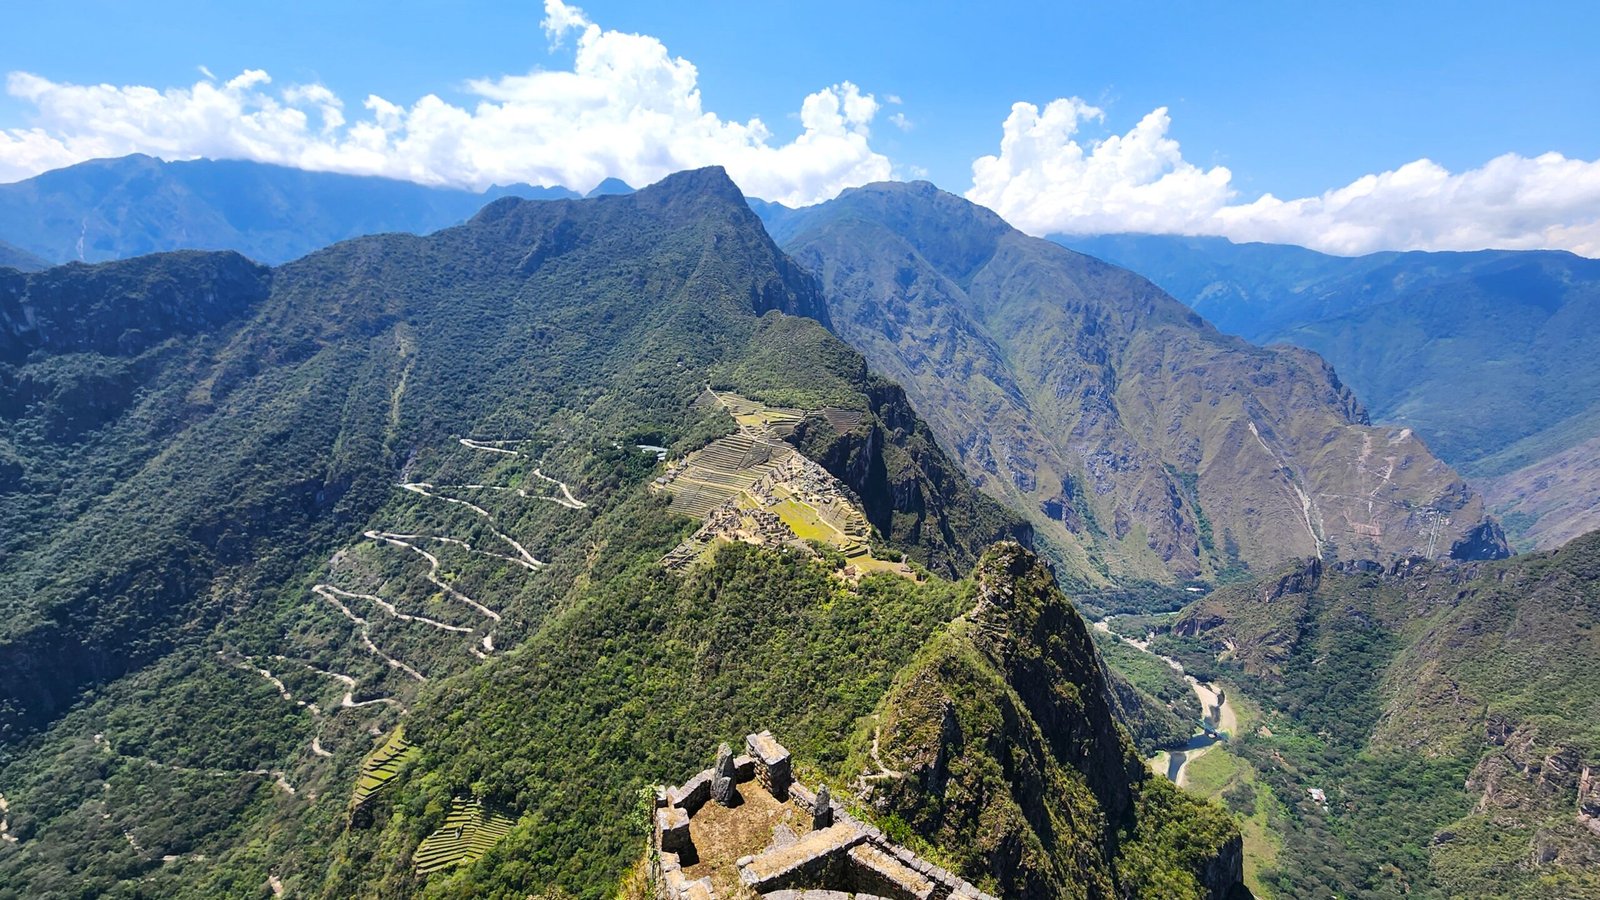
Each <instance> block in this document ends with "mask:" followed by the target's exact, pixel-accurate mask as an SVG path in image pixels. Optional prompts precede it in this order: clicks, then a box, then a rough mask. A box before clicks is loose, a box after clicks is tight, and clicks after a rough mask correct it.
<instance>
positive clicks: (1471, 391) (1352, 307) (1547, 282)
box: [1059, 235, 1600, 548]
mask: <svg viewBox="0 0 1600 900" xmlns="http://www.w3.org/2000/svg"><path fill="white" fill-rule="evenodd" d="M1059 240H1060V241H1061V242H1062V243H1064V244H1066V245H1067V246H1070V247H1073V248H1074V249H1077V250H1081V251H1082V252H1085V253H1088V254H1090V255H1092V256H1097V257H1100V258H1102V259H1105V260H1108V261H1110V262H1114V263H1116V264H1117V265H1122V266H1127V267H1128V268H1130V269H1133V270H1134V271H1136V272H1139V273H1140V274H1142V275H1145V276H1146V277H1148V278H1150V279H1151V280H1153V281H1155V282H1156V283H1157V284H1159V285H1161V286H1162V287H1163V288H1165V289H1166V290H1168V291H1170V292H1172V294H1173V295H1174V296H1176V297H1177V298H1178V299H1180V300H1183V301H1184V302H1186V303H1188V304H1189V305H1190V306H1192V307H1194V309H1195V310H1196V311H1197V312H1200V313H1201V314H1203V315H1205V316H1206V317H1207V318H1208V319H1210V320H1211V321H1213V322H1215V323H1216V324H1217V326H1218V327H1219V328H1222V329H1223V330H1224V331H1229V332H1232V333H1235V334H1240V335H1243V336H1244V337H1246V338H1249V339H1250V340H1252V341H1256V342H1258V343H1268V342H1272V341H1282V342H1286V343H1290V344H1294V345H1296V346H1301V347H1306V348H1309V349H1311V350H1315V351H1317V352H1318V353H1319V354H1321V355H1322V356H1323V357H1325V358H1326V359H1328V361H1329V362H1331V363H1333V365H1334V368H1336V369H1337V370H1338V372H1339V374H1340V376H1341V377H1342V378H1343V379H1344V380H1345V381H1346V382H1347V383H1348V384H1349V385H1350V386H1351V387H1352V388H1353V389H1354V390H1355V392H1356V393H1357V395H1359V396H1360V397H1361V398H1362V399H1363V400H1364V401H1365V402H1366V403H1367V405H1368V408H1369V409H1370V410H1371V412H1372V416H1373V418H1374V419H1375V420H1376V421H1379V422H1382V423H1389V424H1395V425H1404V426H1409V427H1411V428H1414V429H1416V431H1417V433H1418V434H1420V435H1421V436H1422V437H1423V439H1424V440H1426V441H1427V443H1428V446H1429V447H1431V448H1433V450H1434V451H1435V452H1437V453H1438V454H1439V455H1440V456H1441V457H1442V458H1443V459H1445V460H1446V461H1447V462H1449V463H1450V464H1452V465H1453V466H1456V467H1457V468H1458V469H1460V470H1461V471H1462V472H1463V473H1465V474H1466V475H1467V476H1468V477H1469V478H1471V479H1472V480H1473V483H1474V484H1477V485H1479V486H1481V487H1482V488H1483V490H1484V493H1485V494H1486V495H1487V497H1488V499H1489V500H1490V502H1491V504H1492V505H1493V506H1494V508H1495V510H1496V512H1498V513H1499V514H1501V515H1502V516H1503V517H1504V519H1505V521H1506V525H1507V529H1508V531H1511V532H1512V533H1513V535H1515V536H1517V537H1519V538H1520V539H1521V540H1522V542H1523V543H1525V544H1527V545H1529V546H1537V547H1542V548H1548V547H1554V546H1559V545H1560V544H1561V543H1563V542H1564V541H1566V540H1568V539H1570V538H1572V537H1575V536H1576V535H1578V534H1581V533H1583V532H1586V531H1590V530H1593V529H1595V528H1597V527H1600V475H1597V474H1596V472H1595V470H1594V467H1593V466H1590V465H1585V463H1586V462H1587V461H1588V460H1589V459H1592V458H1593V455H1594V454H1593V442H1594V441H1596V440H1600V400H1597V398H1600V367H1596V366H1595V365H1594V364H1593V360H1594V356H1595V354H1596V352H1597V351H1600V260H1592V259H1585V258H1583V257H1579V256H1574V255H1572V254H1570V253H1564V252H1556V251H1505V250H1485V251H1479V252H1474V253H1424V252H1409V253H1375V254H1371V255H1368V256H1361V257H1354V258H1346V257H1337V256H1328V255H1325V254H1321V253H1316V252H1314V251H1311V250H1306V249H1304V248H1302V247H1289V246H1280V245H1273V244H1233V243H1230V242H1228V241H1226V240H1223V239H1221V238H1184V237H1168V236H1158V235H1104V236H1099V237H1081V238H1060V239H1059ZM1586 445H1587V446H1586Z"/></svg>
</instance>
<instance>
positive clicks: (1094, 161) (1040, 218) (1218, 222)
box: [967, 97, 1600, 256]
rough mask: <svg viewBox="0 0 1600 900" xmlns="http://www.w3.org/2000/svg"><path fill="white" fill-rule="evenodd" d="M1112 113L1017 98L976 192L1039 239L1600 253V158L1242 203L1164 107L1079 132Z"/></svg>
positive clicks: (1370, 179)
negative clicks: (1098, 135) (1179, 136)
mask: <svg viewBox="0 0 1600 900" xmlns="http://www.w3.org/2000/svg"><path fill="white" fill-rule="evenodd" d="M1104 118H1105V113H1104V112H1103V111H1102V110H1100V109H1098V108H1096V107H1094V106H1091V105H1089V104H1087V103H1085V102H1084V101H1082V100H1081V99H1078V98H1076V97H1073V98H1070V99H1060V100H1054V101H1052V102H1050V103H1049V104H1046V106H1045V107H1044V109H1042V110H1041V109H1040V108H1039V107H1037V106H1035V105H1034V104H1032V103H1017V104H1015V105H1013V106H1012V108H1011V114H1010V115H1009V116H1007V118H1006V120H1005V123H1004V125H1003V127H1002V137H1001V141H1000V152H999V153H998V154H996V155H992V156H984V157H981V158H979V159H978V160H976V161H975V162H974V163H973V165H972V174H973V183H972V188H971V190H969V191H968V192H967V197H968V199H971V200H973V201H976V202H978V203H981V204H983V205H985V206H988V207H990V208H992V209H994V210H995V211H996V212H998V213H1000V214H1001V215H1002V216H1004V217H1005V218H1006V219H1007V220H1009V221H1010V222H1011V223H1012V224H1014V225H1016V226H1017V227H1018V228H1021V229H1022V230H1024V231H1028V232H1031V233H1033V234H1048V233H1067V234H1089V233H1098V232H1121V231H1142V232H1152V233H1161V234H1167V233H1171V234H1215V235H1223V236H1226V237H1229V238H1232V239H1234V240H1236V241H1270V242H1275V243H1287V244H1300V245H1302V246H1306V247H1312V248H1315V249H1318V250H1322V251H1325V252H1329V253H1341V254H1359V253H1368V252H1372V251H1375V250H1392V249H1420V250H1469V249H1481V248H1485V247H1500V248H1507V249H1532V248H1541V247H1545V248H1557V249H1566V250H1572V251H1574V252H1576V253H1580V254H1583V255H1585V256H1600V160H1596V161H1592V162H1586V161H1584V160H1580V159H1568V158H1567V157H1565V156H1562V155H1561V154H1559V153H1545V154H1541V155H1539V156H1537V157H1532V158H1529V157H1525V156H1520V155H1517V154H1514V153H1508V154H1505V155H1503V156H1499V157H1496V158H1495V159H1492V160H1490V161H1489V162H1487V163H1485V164H1484V165H1483V166H1481V167H1479V168H1476V169H1471V170H1468V171H1465V172H1455V173H1452V172H1450V171H1449V170H1447V169H1445V168H1444V167H1443V166H1440V165H1439V164H1437V163H1435V162H1433V161H1431V160H1427V159H1420V160H1416V161H1415V162H1410V163H1407V164H1405V165H1403V166H1400V167H1399V168H1396V169H1394V170H1392V171H1388V172H1383V173H1380V174H1376V175H1366V176H1363V177H1361V178H1359V179H1357V180H1355V181H1353V182H1351V183H1350V184H1348V185H1346V186H1344V187H1341V188H1337V189H1334V190H1330V191H1327V192H1325V193H1323V194H1322V195H1320V196H1316V197H1304V198H1300V199H1293V200H1282V199H1279V198H1278V197H1274V196H1273V195H1271V194H1267V195H1264V196H1262V197H1260V198H1259V199H1256V200H1254V201H1251V202H1247V203H1246V202H1240V198H1239V196H1238V191H1237V190H1235V189H1234V187H1233V185H1232V179H1233V173H1232V172H1230V171H1229V170H1228V169H1227V168H1225V167H1223V166H1216V167H1213V168H1210V169H1202V168H1200V167H1198V166H1196V165H1194V164H1193V163H1191V162H1189V161H1188V160H1185V159H1184V158H1183V153H1182V150H1181V148H1180V147H1179V145H1178V142H1177V141H1176V140H1174V139H1173V138H1172V137H1171V136H1170V135H1169V133H1168V132H1169V130H1170V128H1171V125H1172V119H1171V117H1170V116H1169V115H1168V112H1167V110H1166V109H1165V108H1161V109H1157V110H1155V111H1154V112H1151V113H1150V114H1149V115H1146V116H1145V117H1144V118H1143V119H1141V120H1140V121H1139V123H1138V124H1137V125H1135V126H1134V127H1133V128H1131V129H1129V130H1128V132H1127V133H1125V134H1112V135H1111V136H1109V137H1106V138H1104V139H1101V140H1084V139H1081V138H1080V136H1079V131H1080V128H1081V126H1082V125H1083V123H1085V122H1088V121H1103V120H1104Z"/></svg>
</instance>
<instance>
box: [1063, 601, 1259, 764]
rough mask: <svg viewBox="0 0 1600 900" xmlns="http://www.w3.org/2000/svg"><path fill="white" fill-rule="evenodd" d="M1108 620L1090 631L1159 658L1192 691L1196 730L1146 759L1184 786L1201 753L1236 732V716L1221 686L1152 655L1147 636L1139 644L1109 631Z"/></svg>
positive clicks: (1158, 655)
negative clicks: (1191, 765) (1197, 705)
mask: <svg viewBox="0 0 1600 900" xmlns="http://www.w3.org/2000/svg"><path fill="white" fill-rule="evenodd" d="M1111 619H1112V617H1111V616H1106V617H1105V618H1104V619H1101V620H1100V621H1098V622H1095V623H1094V629H1095V630H1096V631H1099V632H1102V633H1104V634H1109V635H1112V636H1114V637H1116V638H1117V639H1119V640H1121V641H1122V642H1123V643H1125V644H1127V645H1128V646H1130V647H1133V648H1135V649H1137V650H1139V651H1140V652H1143V653H1149V654H1150V655H1151V656H1155V657H1156V658H1157V659H1160V660H1161V661H1163V662H1165V663H1166V664H1167V665H1169V666H1171V667H1172V669H1173V670H1174V671H1176V672H1177V673H1178V674H1179V675H1182V676H1183V680H1184V681H1186V682H1188V684H1189V689H1190V690H1192V691H1194V695H1195V697H1196V698H1198V699H1199V701H1200V709H1201V712H1202V715H1203V720H1202V722H1200V723H1198V724H1197V727H1198V728H1199V731H1198V732H1197V733H1196V734H1195V735H1194V736H1193V737H1191V738H1189V743H1187V744H1185V745H1183V746H1182V747H1180V748H1177V749H1173V750H1170V751H1168V750H1163V751H1161V752H1160V753H1157V754H1156V755H1155V756H1152V757H1151V758H1150V759H1149V760H1147V762H1148V763H1149V764H1150V766H1151V767H1152V768H1154V769H1156V770H1157V771H1160V769H1161V764H1162V761H1163V758H1164V759H1165V762H1166V766H1165V768H1166V775H1167V777H1168V778H1170V779H1172V782H1173V783H1174V784H1176V785H1178V786H1179V787H1182V786H1183V785H1184V783H1185V782H1187V781H1188V774H1189V773H1188V769H1189V763H1191V762H1194V761H1195V760H1196V759H1198V758H1200V756H1201V755H1202V754H1204V753H1205V752H1206V751H1207V750H1209V749H1211V748H1212V747H1213V746H1214V745H1215V744H1216V743H1217V742H1218V741H1220V740H1226V739H1227V738H1228V737H1229V736H1230V735H1232V734H1233V733H1234V731H1235V730H1237V729H1238V727H1239V716H1238V713H1237V711H1236V710H1235V709H1234V707H1233V704H1232V703H1231V702H1229V700H1228V697H1227V694H1226V693H1225V692H1224V691H1223V690H1222V688H1221V687H1219V686H1217V685H1214V684H1211V683H1209V682H1205V681H1201V680H1200V679H1198V678H1196V677H1194V676H1193V675H1190V674H1189V673H1187V672H1185V671H1184V670H1183V663H1180V662H1178V661H1177V660H1175V659H1173V658H1172V657H1170V656H1161V655H1160V654H1157V653H1152V652H1151V650H1150V641H1149V638H1148V637H1147V638H1146V639H1145V640H1142V641H1141V640H1135V639H1133V638H1129V637H1123V636H1122V635H1120V634H1117V633H1116V632H1114V631H1112V630H1111Z"/></svg>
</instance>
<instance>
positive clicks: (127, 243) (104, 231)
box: [0, 154, 577, 268]
mask: <svg viewBox="0 0 1600 900" xmlns="http://www.w3.org/2000/svg"><path fill="white" fill-rule="evenodd" d="M506 195H512V196H518V197H526V198H530V199H538V200H556V199H562V198H574V197H576V196H577V194H574V193H573V192H571V191H568V190H565V189H563V188H539V187H531V186H529V185H512V186H510V187H494V188H490V189H489V190H488V191H487V192H484V193H479V192H476V191H467V190H459V189H454V188H440V187H427V186H424V185H420V184H414V183H412V182H408V181H397V180H394V179H390V178H374V177H368V176H358V175H340V174H335V173H332V172H308V171H305V170H302V169H291V168H287V167H284V166H274V165H268V164H266V163H256V162H248V161H244V160H210V159H197V160H190V161H187V162H163V161H161V160H159V159H155V158H153V157H149V156H143V155H137V154H136V155H133V156H124V157H120V158H117V159H97V160H91V161H89V162H84V163H79V164H77V165H73V166H67V167H66V168H63V169H56V170H54V171H50V172H46V173H44V174H42V175H38V176H35V177H33V178H29V179H26V180H24V181H18V182H15V183H12V184H0V238H3V239H4V240H6V241H9V242H10V243H12V244H15V245H16V246H17V247H18V248H20V249H22V250H24V251H27V252H28V253H30V254H32V255H33V256H34V257H36V258H42V260H44V261H48V262H54V263H64V262H72V261H81V262H104V261H106V260H112V259H125V258H127V257H131V256H138V255H141V254H145V253H155V252H160V251H164V250H236V251H238V252H240V253H243V254H244V255H246V256H248V257H250V258H252V259H256V260H259V261H261V262H266V263H281V262H287V261H288V260H291V259H295V258H298V257H301V256H304V255H305V254H307V253H310V252H311V251H313V250H317V249H320V248H322V247H326V246H327V245H329V244H331V243H333V242H335V241H342V240H345V239H347V238H353V237H359V236H361V235H367V234H377V233H381V232H389V231H406V232H414V233H426V232H430V231H435V230H437V229H440V228H445V227H448V226H450V225H456V224H459V223H461V222H463V221H465V220H466V219H467V218H469V217H471V216H472V214H473V213H475V212H477V210H478V208H479V207H481V206H483V205H484V204H485V203H487V202H489V201H490V200H493V199H495V198H498V197H502V196H506ZM5 265H12V264H11V263H8V262H6V261H5V255H4V254H3V253H0V266H5ZM15 267H16V268H21V267H20V266H15Z"/></svg>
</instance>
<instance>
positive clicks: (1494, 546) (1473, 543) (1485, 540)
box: [1450, 519, 1511, 560]
mask: <svg viewBox="0 0 1600 900" xmlns="http://www.w3.org/2000/svg"><path fill="white" fill-rule="evenodd" d="M1510 555H1511V547H1510V546H1509V545H1508V544H1506V534H1505V532H1504V531H1502V530H1501V529H1500V523H1499V522H1496V521H1494V520H1492V519H1490V520H1486V521H1484V522H1483V523H1482V524H1480V525H1479V526H1478V527H1477V528H1474V529H1472V530H1471V531H1469V532H1467V533H1466V535H1465V536H1463V537H1462V538H1461V540H1459V541H1456V542H1455V544H1453V545H1451V547H1450V558H1451V559H1462V560H1476V559H1505V558H1506V557H1508V556H1510Z"/></svg>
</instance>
